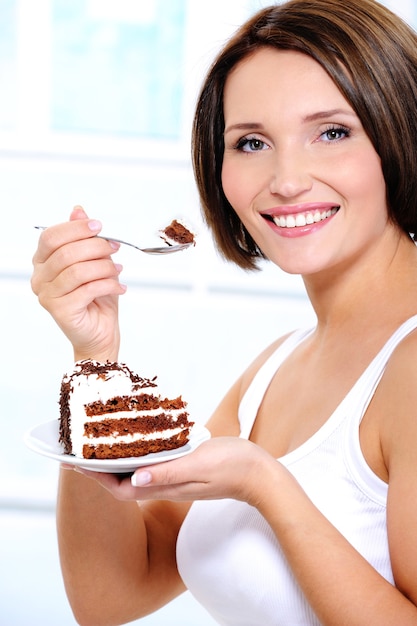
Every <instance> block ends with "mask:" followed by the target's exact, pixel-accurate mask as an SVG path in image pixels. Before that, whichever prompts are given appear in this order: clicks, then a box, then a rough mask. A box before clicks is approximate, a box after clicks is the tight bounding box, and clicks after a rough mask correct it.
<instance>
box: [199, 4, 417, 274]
mask: <svg viewBox="0 0 417 626" xmlns="http://www.w3.org/2000/svg"><path fill="white" fill-rule="evenodd" d="M262 47H272V48H276V49H280V50H297V51H299V52H303V53H305V54H307V55H309V56H310V57H312V58H313V59H315V60H316V61H317V62H318V63H319V64H320V65H321V66H322V67H323V68H324V69H325V71H326V72H327V73H328V74H329V75H330V77H331V78H332V80H333V81H334V82H335V84H336V85H337V87H338V88H339V89H340V91H341V92H342V94H343V95H344V97H345V98H346V100H347V101H348V102H349V103H350V105H351V106H352V108H353V109H354V110H355V112H356V114H357V115H358V117H359V119H360V120H361V123H362V125H363V127H364V129H365V132H366V133H367V134H368V136H369V138H370V140H371V142H372V144H373V146H374V148H375V150H376V152H377V153H378V155H379V157H380V159H381V165H382V171H383V175H384V178H385V183H386V188H387V205H388V211H389V216H390V218H391V220H392V221H393V222H395V223H396V224H398V225H399V227H400V228H401V229H402V230H403V231H404V232H406V233H410V234H412V235H415V234H416V233H417V207H416V203H417V154H416V151H417V35H416V33H415V32H414V31H413V30H412V29H411V28H410V27H409V26H408V25H407V24H406V23H405V22H403V21H402V20H401V19H400V18H399V17H398V16H396V15H395V14H393V13H392V12H391V11H389V10H388V9H387V8H386V7H384V6H382V5H381V4H379V3H378V2H375V1H374V0H343V1H342V2H341V1H340V0H314V2H313V1H311V0H290V1H289V2H285V3H284V4H280V5H277V6H272V7H269V8H266V9H263V10H261V11H259V12H258V13H257V14H256V15H254V16H253V17H252V18H251V19H250V20H248V21H247V22H246V23H245V24H244V25H243V26H242V27H241V28H240V29H239V30H238V31H237V32H236V34H235V35H234V36H233V37H232V38H231V40H230V41H229V42H228V43H227V44H226V46H225V47H224V49H223V50H222V51H221V52H220V54H219V55H218V56H217V58H216V59H215V61H214V63H213V65H212V66H211V69H210V70H209V72H208V75H207V77H206V80H205V82H204V84H203V87H202V90H201V93H200V97H199V100H198V103H197V108H196V113H195V117H194V125H193V138H192V150H193V153H192V158H193V167H194V173H195V177H196V182H197V186H198V190H199V193H200V199H201V205H202V211H203V215H204V218H205V221H206V223H207V224H208V226H209V227H210V228H211V230H212V232H213V235H214V239H215V242H216V244H217V247H218V248H219V250H220V252H221V254H222V255H223V256H224V257H225V258H226V259H228V260H230V261H233V262H234V263H236V264H237V265H239V266H240V267H242V268H244V269H256V267H257V260H258V259H259V258H263V254H262V251H261V250H260V249H259V247H258V246H257V244H256V243H255V241H254V240H253V239H252V237H251V236H250V235H249V233H248V232H247V230H246V229H245V227H244V226H243V224H242V223H241V221H240V219H239V218H238V216H237V215H236V213H235V211H234V210H233V208H232V207H231V205H230V204H229V202H228V201H227V199H226V197H225V195H224V192H223V189H222V183H221V172H222V164H223V151H224V141H223V133H224V116H223V92H224V85H225V82H226V79H227V77H228V75H229V73H230V71H231V70H232V68H233V67H235V66H236V64H237V63H239V62H240V61H242V60H243V59H244V58H246V57H248V56H249V55H251V54H253V53H254V52H256V51H257V50H259V49H260V48H262Z"/></svg>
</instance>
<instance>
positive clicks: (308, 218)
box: [264, 206, 340, 228]
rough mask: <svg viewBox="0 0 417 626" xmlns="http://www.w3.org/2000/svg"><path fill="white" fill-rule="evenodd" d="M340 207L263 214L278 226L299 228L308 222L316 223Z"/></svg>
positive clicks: (308, 223) (307, 224) (333, 213)
mask: <svg viewBox="0 0 417 626" xmlns="http://www.w3.org/2000/svg"><path fill="white" fill-rule="evenodd" d="M339 208H340V207H338V206H337V207H333V208H331V209H327V210H322V211H320V210H318V209H317V210H315V211H306V212H305V213H295V214H294V215H277V216H273V215H265V216H264V217H266V218H267V219H270V220H271V221H273V222H274V224H276V225H277V226H279V227H280V228H300V227H303V226H309V225H310V224H317V223H318V222H322V221H323V220H326V219H328V218H329V217H332V215H335V213H337V211H338V210H339Z"/></svg>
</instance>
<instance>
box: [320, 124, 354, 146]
mask: <svg viewBox="0 0 417 626" xmlns="http://www.w3.org/2000/svg"><path fill="white" fill-rule="evenodd" d="M349 135H350V130H349V128H346V126H333V125H332V126H329V128H326V130H325V131H324V132H322V133H321V134H320V137H319V139H321V140H322V141H325V142H335V141H340V140H341V139H345V138H346V137H349Z"/></svg>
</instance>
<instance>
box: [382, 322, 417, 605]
mask: <svg viewBox="0 0 417 626" xmlns="http://www.w3.org/2000/svg"><path fill="white" fill-rule="evenodd" d="M379 395H380V397H379V402H378V404H379V406H380V407H381V413H382V415H383V417H382V420H381V424H380V440H381V449H382V453H383V456H384V460H385V464H386V467H387V470H388V482H389V488H388V489H389V491H388V509H387V524H388V534H389V543H390V554H391V560H392V567H393V572H394V577H395V582H396V585H397V586H398V587H399V588H400V589H401V590H402V591H403V593H405V594H406V595H407V596H408V597H409V598H410V599H411V600H412V601H413V602H414V603H416V604H417V534H416V532H415V529H416V528H417V480H416V476H417V331H413V332H412V333H410V335H408V336H407V337H406V338H405V339H404V340H403V341H402V342H401V344H400V345H399V346H398V347H397V348H396V350H395V352H394V353H393V355H392V357H391V358H390V360H389V362H388V365H387V367H386V370H385V373H384V376H383V379H382V380H381V384H380V394H379Z"/></svg>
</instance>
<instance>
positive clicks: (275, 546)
mask: <svg viewBox="0 0 417 626" xmlns="http://www.w3.org/2000/svg"><path fill="white" fill-rule="evenodd" d="M415 328H417V315H416V316H414V317H412V318H410V319H409V320H408V321H407V322H405V323H404V324H403V325H402V326H401V327H400V328H399V329H398V330H397V331H396V332H395V333H394V335H393V336H392V337H391V338H390V339H389V340H388V342H387V343H386V344H385V346H384V347H383V348H382V350H381V351H380V352H379V354H378V355H377V356H376V357H375V359H374V360H373V361H372V362H371V364H370V365H369V366H368V368H367V369H366V370H365V372H364V373H363V374H362V376H361V377H360V378H359V379H358V381H357V382H356V383H355V385H354V386H353V388H352V389H351V390H350V392H349V393H348V394H347V395H346V397H345V398H344V399H343V400H342V402H341V403H340V404H339V406H338V407H337V409H336V410H335V411H334V413H333V414H332V415H331V417H330V418H329V419H328V420H327V422H326V423H325V424H324V425H323V426H322V427H321V428H320V429H319V430H318V431H317V432H316V433H315V434H314V435H313V436H312V437H311V438H310V439H308V441H306V442H305V443H303V444H302V445H301V446H300V447H299V448H297V449H296V450H293V451H292V452H290V453H289V454H287V455H285V456H284V457H281V458H280V459H279V461H280V462H281V463H282V464H283V465H285V466H286V467H287V468H288V470H289V471H290V472H291V473H292V474H293V475H294V476H295V477H296V479H297V480H298V482H299V483H300V485H301V486H302V487H303V489H304V491H305V492H306V494H307V495H308V497H309V498H310V499H311V500H312V502H313V503H314V504H315V505H316V507H317V508H318V509H320V511H321V512H322V513H323V514H324V515H325V516H326V517H327V519H328V520H330V522H331V523H332V524H333V525H334V526H335V527H336V528H338V529H339V531H340V532H341V533H342V534H343V535H344V536H345V537H346V539H347V540H348V541H349V542H350V543H351V544H352V545H353V546H354V547H355V548H356V549H357V550H358V551H359V552H360V553H361V554H362V555H363V556H364V557H365V559H366V560H367V561H368V562H369V563H371V565H372V566H373V567H374V568H375V569H376V570H377V571H378V572H379V573H380V574H381V575H382V576H383V577H384V578H386V579H387V580H388V581H389V582H390V583H392V584H394V579H393V574H392V569H391V563H390V557H389V549H388V539H387V528H386V501H387V491H388V486H387V484H386V483H384V482H383V481H382V480H381V479H380V478H378V477H377V476H376V475H375V474H374V473H373V472H372V470H371V469H370V468H369V466H368V465H367V463H366V461H365V459H364V457H363V455H362V452H361V447H360V442H359V424H360V422H361V419H362V416H363V415H364V413H365V411H366V408H367V406H368V404H369V402H370V400H371V398H372V396H373V394H374V392H375V389H376V387H377V385H378V383H379V381H380V379H381V376H382V374H383V372H384V369H385V366H386V364H387V361H388V359H389V357H390V355H391V354H392V352H393V350H394V349H395V347H396V346H397V345H398V343H399V342H400V341H401V340H402V339H403V338H404V337H405V336H406V335H407V334H408V333H410V332H411V331H412V330H414V329H415ZM310 332H311V331H307V332H306V331H297V332H296V333H294V334H292V335H291V336H290V337H289V338H288V339H287V340H286V341H285V342H284V343H283V344H282V345H281V346H280V347H279V348H278V349H277V350H276V352H275V353H273V354H272V356H271V357H270V358H269V359H268V360H267V361H266V362H265V363H264V365H263V366H262V367H261V368H260V369H259V371H258V372H257V374H256V376H255V377H254V379H253V381H252V383H251V385H250V387H249V388H248V390H247V392H246V394H245V395H244V397H243V399H242V402H241V405H240V408H239V421H240V426H241V435H240V436H241V437H243V438H245V439H247V438H248V437H249V435H250V432H251V430H252V426H253V423H254V420H255V418H256V414H257V411H258V408H259V405H260V403H261V401H262V398H263V396H264V394H265V391H266V389H267V387H268V385H269V383H270V381H271V379H272V377H273V375H274V374H275V372H276V370H277V368H278V367H279V366H280V364H281V363H282V362H283V361H284V360H285V358H286V357H287V356H288V355H289V354H290V353H291V352H292V351H293V350H294V348H295V347H296V346H297V345H298V344H299V343H301V341H303V340H304V339H305V338H306V336H307V335H308V334H309V333H310ZM242 480H244V476H242ZM259 480H262V476H259ZM277 497H279V494H277ZM177 562H178V568H179V572H180V574H181V576H182V578H183V580H184V582H185V584H186V585H187V587H188V589H189V590H190V591H191V593H192V594H193V595H194V596H195V598H196V599H197V601H199V602H200V603H201V604H202V605H203V606H204V607H205V608H206V609H207V611H208V612H209V613H210V614H211V615H212V616H213V618H214V619H215V620H216V621H217V622H218V623H219V624H223V625H224V626H307V625H308V626H311V625H317V626H319V625H320V622H319V621H318V619H317V617H316V616H315V614H314V612H313V611H312V609H311V608H310V606H309V604H308V603H307V601H306V599H305V597H304V595H303V593H302V592H301V590H300V588H299V586H298V584H297V582H296V580H295V578H294V576H293V574H292V571H291V568H290V567H289V566H288V564H287V562H286V560H285V557H284V554H283V552H282V550H281V548H280V545H279V543H278V541H277V539H276V537H275V535H274V533H273V532H272V530H271V528H270V527H269V525H268V523H267V522H266V521H265V519H264V518H263V517H262V516H261V515H260V514H259V513H258V511H257V509H255V508H253V507H251V506H249V505H248V504H246V503H244V502H238V501H235V500H230V499H226V500H214V501H213V500H211V501H207V502H204V501H201V502H195V503H194V504H193V505H192V507H191V509H190V511H189V513H188V515H187V517H186V518H185V520H184V523H183V525H182V528H181V530H180V533H179V536H178V543H177ZM340 583H341V584H343V581H340Z"/></svg>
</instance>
